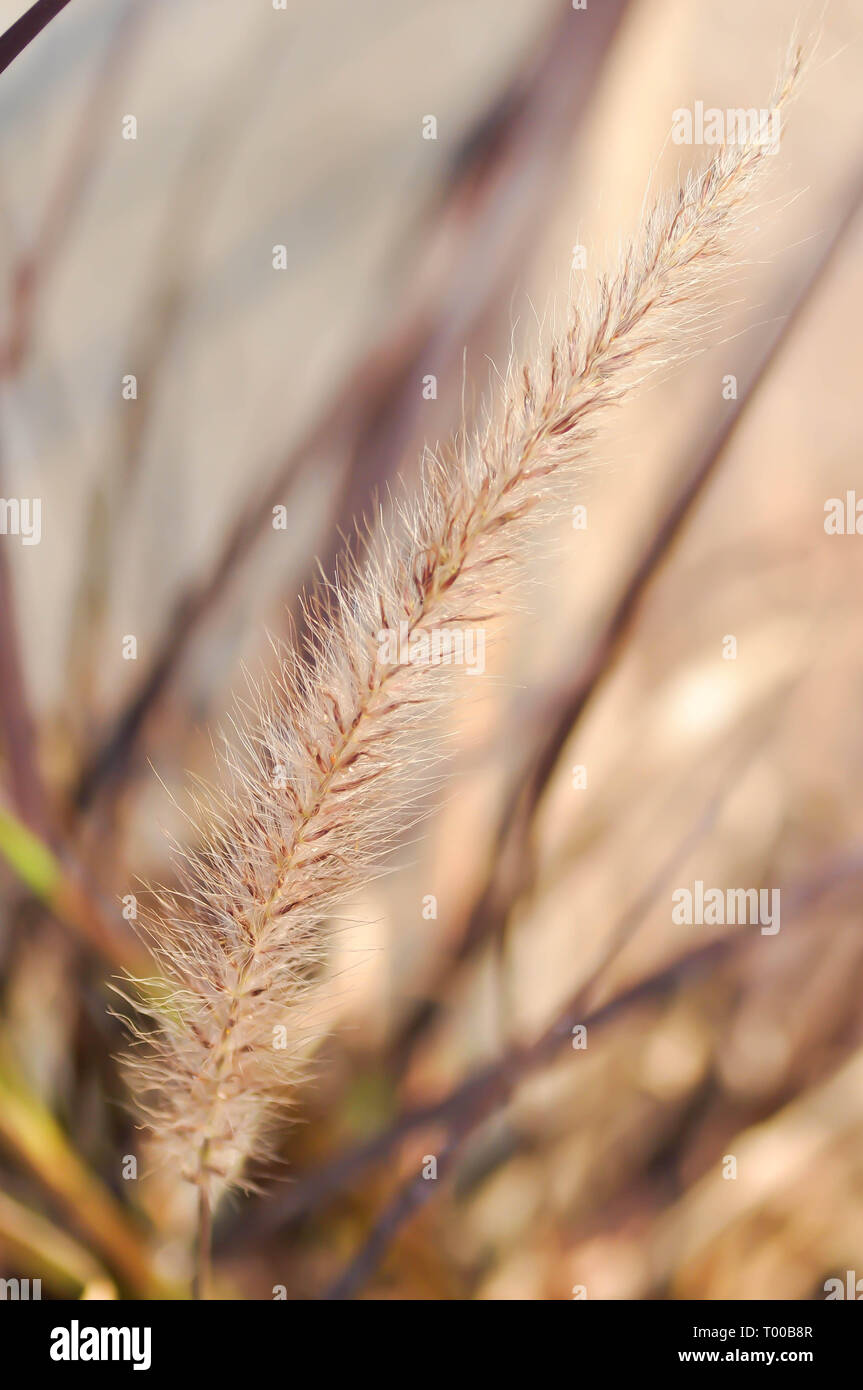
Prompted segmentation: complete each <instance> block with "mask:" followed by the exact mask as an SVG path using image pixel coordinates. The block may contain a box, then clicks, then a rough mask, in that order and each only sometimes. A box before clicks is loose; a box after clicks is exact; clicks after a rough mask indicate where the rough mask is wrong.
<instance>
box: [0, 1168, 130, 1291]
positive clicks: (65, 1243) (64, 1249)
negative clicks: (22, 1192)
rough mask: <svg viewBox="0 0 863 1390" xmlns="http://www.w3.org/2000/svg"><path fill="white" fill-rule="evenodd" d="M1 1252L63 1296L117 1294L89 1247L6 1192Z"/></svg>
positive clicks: (1, 1195)
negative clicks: (80, 1243)
mask: <svg viewBox="0 0 863 1390" xmlns="http://www.w3.org/2000/svg"><path fill="white" fill-rule="evenodd" d="M0 1252H3V1253H4V1254H8V1255H11V1256H12V1259H13V1260H14V1262H15V1265H16V1267H18V1268H20V1269H21V1270H22V1271H24V1273H25V1277H29V1278H31V1279H41V1280H42V1282H43V1283H44V1284H47V1286H48V1288H49V1289H50V1290H51V1292H52V1293H55V1294H56V1295H57V1296H58V1297H60V1298H75V1297H78V1296H80V1297H82V1298H93V1297H99V1298H102V1299H113V1298H116V1296H117V1290H116V1288H115V1286H114V1284H113V1282H112V1280H111V1279H110V1278H109V1277H108V1274H107V1273H106V1271H105V1270H104V1269H103V1267H102V1266H101V1265H100V1264H99V1263H98V1261H97V1260H95V1259H94V1258H93V1256H92V1255H91V1254H90V1252H89V1250H87V1249H86V1248H85V1247H84V1246H83V1245H79V1243H78V1242H77V1241H76V1240H73V1239H72V1237H71V1236H69V1235H67V1234H66V1232H65V1231H60V1230H58V1229H57V1227H56V1226H55V1225H54V1224H53V1223H52V1222H51V1221H49V1220H48V1218H47V1217H45V1216H42V1215H41V1214H40V1213H39V1212H35V1211H31V1210H30V1208H29V1207H25V1206H23V1205H22V1204H21V1203H20V1202H16V1201H15V1199H14V1198H13V1197H10V1196H9V1195H8V1193H5V1192H0Z"/></svg>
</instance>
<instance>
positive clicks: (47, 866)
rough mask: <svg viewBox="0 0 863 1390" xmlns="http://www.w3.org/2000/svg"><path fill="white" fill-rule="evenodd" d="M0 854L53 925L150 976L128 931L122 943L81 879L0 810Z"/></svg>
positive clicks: (121, 967) (126, 967)
mask: <svg viewBox="0 0 863 1390" xmlns="http://www.w3.org/2000/svg"><path fill="white" fill-rule="evenodd" d="M0 856H2V858H3V859H4V860H5V861H6V863H7V864H8V865H9V867H10V868H11V869H12V871H13V873H14V874H15V875H16V877H17V878H18V879H20V881H21V882H22V883H23V884H24V885H25V887H26V888H28V889H29V890H30V892H31V893H32V894H33V895H34V897H36V898H38V900H39V901H40V902H41V903H43V904H44V906H45V907H46V908H47V909H48V911H49V912H50V913H51V914H52V916H53V917H55V918H56V919H57V921H59V922H61V923H62V924H63V925H64V926H66V927H69V928H70V929H71V930H72V931H73V932H74V933H75V935H76V936H77V937H78V938H79V939H81V940H82V941H84V942H86V944H87V945H88V946H89V947H91V949H93V950H94V951H96V952H98V954H99V955H100V956H101V957H103V959H104V960H106V961H107V962H108V964H109V965H111V966H114V967H116V969H118V970H121V971H122V972H123V973H124V974H125V973H126V972H127V971H128V972H130V973H131V974H135V975H138V974H141V973H145V974H152V963H151V962H150V960H149V957H147V956H146V955H145V953H144V951H143V950H142V948H141V947H140V946H138V944H137V942H136V941H135V939H134V938H133V936H132V934H131V933H129V935H128V937H127V938H126V939H124V938H123V937H122V936H121V935H120V933H119V932H117V931H116V930H115V929H114V928H113V927H112V925H111V923H110V921H109V920H108V919H107V917H106V916H105V914H104V912H103V911H102V909H101V908H100V907H99V905H98V903H97V902H96V901H95V900H94V899H93V898H92V897H91V895H90V894H89V893H88V892H87V890H86V889H85V888H84V887H83V885H82V884H81V883H80V881H79V880H78V879H77V878H76V877H73V876H72V875H71V874H70V873H69V871H68V870H67V869H65V868H64V867H63V865H62V864H61V863H60V861H59V859H58V858H57V857H56V855H55V854H54V853H53V851H52V850H50V849H49V848H48V846H47V845H46V844H45V843H44V841H42V840H40V838H39V836H38V835H36V834H34V832H33V831H32V830H30V829H28V827H27V826H26V825H24V823H23V822H22V821H20V820H18V819H17V818H16V817H15V816H14V815H12V813H11V812H10V811H9V810H7V809H6V808H5V807H0Z"/></svg>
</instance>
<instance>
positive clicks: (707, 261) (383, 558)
mask: <svg viewBox="0 0 863 1390" xmlns="http://www.w3.org/2000/svg"><path fill="white" fill-rule="evenodd" d="M799 65H800V58H799V55H795V56H794V58H793V59H792V61H791V63H790V64H789V67H788V70H787V72H786V75H785V76H784V78H783V80H782V82H781V84H780V87H779V89H778V92H777V95H776V98H775V101H774V106H773V109H774V110H775V109H776V108H777V107H782V106H784V104H785V102H786V100H787V97H788V95H789V93H790V91H791V88H792V86H793V84H794V81H795V79H796V76H797V72H798V69H799ZM768 153H769V145H768V143H767V142H766V140H765V141H764V142H763V143H761V142H759V141H757V140H755V141H752V142H751V143H749V144H746V145H730V146H724V147H721V148H720V149H718V150H717V152H716V154H715V156H714V157H713V158H712V159H711V161H710V162H709V164H708V165H707V166H706V168H704V169H703V171H701V172H700V173H698V174H696V175H693V176H691V177H690V178H689V179H688V180H687V181H686V183H685V184H684V185H683V186H682V187H681V189H680V190H679V192H678V193H677V194H676V195H675V196H674V197H672V198H663V199H660V200H659V201H658V202H657V204H656V205H655V206H654V207H653V209H652V210H651V211H650V212H649V213H648V214H647V216H646V219H645V222H644V225H643V227H642V229H641V231H640V234H639V235H638V237H637V239H636V240H635V241H633V243H632V244H631V245H630V246H629V247H628V248H627V249H626V250H625V251H624V252H623V254H622V256H621V259H620V263H619V266H618V269H617V271H616V273H615V274H614V275H613V276H611V277H607V278H603V279H601V280H600V281H599V282H598V284H597V285H596V287H595V290H594V292H593V293H592V294H590V293H587V292H585V293H584V294H583V295H582V296H581V297H580V298H579V300H578V301H577V302H576V304H575V305H574V307H573V309H572V312H571V316H570V321H569V326H568V328H567V330H566V331H565V333H564V334H563V335H562V336H560V337H559V338H558V339H557V340H556V341H555V342H554V344H553V345H552V347H551V349H550V351H549V353H548V354H547V356H546V357H545V360H544V361H542V362H539V363H537V364H536V365H531V366H524V367H522V368H521V369H517V368H516V367H515V366H513V365H511V366H510V368H509V370H508V373H507V379H506V381H505V383H504V385H503V388H502V391H501V396H502V399H501V400H500V401H499V402H498V403H497V404H496V406H494V407H492V408H491V409H490V410H489V414H488V418H487V420H486V422H485V423H484V424H483V425H482V427H481V428H480V429H479V430H478V431H477V432H476V433H474V434H470V435H468V434H464V435H463V436H461V437H460V438H459V440H458V441H457V442H456V443H455V444H454V445H453V446H452V448H451V449H450V450H449V451H445V452H441V453H438V454H435V455H430V456H428V457H427V458H426V460H425V462H424V466H423V471H422V478H421V483H420V486H419V489H418V492H417V495H416V496H414V497H412V498H411V499H410V500H408V501H402V502H400V503H399V504H394V505H393V507H392V509H391V513H390V514H389V515H388V516H387V518H386V520H384V519H383V518H382V519H381V521H380V524H379V525H378V526H377V527H376V528H375V530H374V531H373V533H372V535H371V536H370V539H369V544H368V547H367V549H366V552H365V555H364V558H363V560H362V562H361V563H359V562H355V561H352V560H350V559H347V560H346V561H345V563H344V564H343V566H342V567H341V570H340V573H339V575H338V577H337V579H336V580H335V581H334V582H333V583H332V584H331V585H329V586H328V587H327V589H326V590H325V591H324V593H323V594H322V595H321V596H318V597H317V598H316V599H315V600H313V601H311V603H310V606H309V613H308V625H309V630H310V631H311V633H312V637H313V641H312V643H311V646H310V652H309V653H308V654H307V659H305V658H303V659H301V658H299V657H298V656H296V655H295V654H292V653H290V652H288V653H282V654H280V658H279V669H278V671H277V674H276V676H275V677H274V678H273V680H272V683H271V684H270V685H268V686H266V687H265V688H262V689H260V690H258V691H256V692H255V696H254V699H253V700H252V702H251V707H249V708H244V709H241V710H240V711H239V713H238V715H237V717H236V718H235V721H234V731H235V734H234V737H233V738H232V740H230V741H227V742H226V746H225V749H224V751H223V752H222V753H221V755H220V763H221V774H222V775H221V781H220V785H219V786H218V788H216V789H211V790H208V791H205V792H204V793H202V794H201V795H200V796H199V797H198V799H197V801H196V810H195V817H194V819H195V822H196V824H197V825H200V827H201V829H202V833H201V838H200V845H199V846H198V847H195V848H193V849H192V850H190V851H188V852H186V853H183V854H181V859H182V864H181V869H182V878H183V886H182V889H181V890H180V891H179V892H177V893H173V894H169V893H161V894H157V895H156V900H155V901H156V907H155V910H154V911H153V913H152V914H151V916H150V918H149V920H148V921H147V922H146V923H145V928H144V929H145V933H146V936H147V939H148V943H149V946H150V948H151V950H152V952H153V955H154V957H155V960H156V963H157V965H158V969H159V972H160V975H161V977H163V978H164V979H166V980H167V981H168V982H169V985H170V988H171V992H170V997H169V998H167V999H166V1000H165V1001H164V1002H163V1003H161V1004H155V1003H154V1002H153V992H152V988H148V989H145V991H144V998H145V1002H144V1005H143V1007H142V1012H143V1013H144V1014H145V1015H148V1016H149V1018H148V1020H147V1021H145V1022H144V1023H143V1024H142V1026H141V1029H140V1031H139V1032H138V1038H137V1045H136V1046H135V1047H134V1048H133V1049H132V1054H131V1056H130V1059H129V1067H128V1070H129V1075H130V1078H131V1081H132V1084H133V1086H134V1088H135V1090H136V1092H137V1095H138V1098H139V1102H140V1106H141V1110H142V1114H143V1115H144V1116H145V1119H146V1122H147V1125H148V1127H149V1129H150V1131H151V1140H152V1147H153V1150H154V1153H155V1155H156V1156H157V1158H158V1160H159V1161H161V1162H164V1163H165V1164H167V1165H168V1166H169V1167H170V1168H172V1169H173V1170H174V1171H176V1172H177V1173H179V1174H182V1176H183V1177H184V1178H185V1179H187V1180H188V1181H189V1182H191V1183H194V1184H196V1185H197V1186H198V1188H199V1190H200V1196H201V1202H202V1211H203V1212H205V1213H206V1214H207V1215H206V1218H205V1219H206V1220H207V1221H208V1220H209V1213H210V1211H211V1210H212V1208H213V1207H214V1206H215V1204H216V1202H217V1200H218V1198H219V1196H220V1195H221V1194H222V1193H223V1192H224V1191H225V1190H226V1189H228V1188H231V1187H235V1186H238V1185H241V1184H243V1183H244V1182H246V1181H247V1165H248V1162H249V1160H250V1159H252V1158H255V1159H259V1158H261V1157H266V1156H267V1155H268V1152H269V1150H270V1146H271V1140H272V1136H273V1134H274V1132H275V1130H276V1122H277V1121H278V1118H279V1115H280V1113H281V1112H282V1110H283V1108H284V1106H285V1105H286V1104H288V1103H289V1101H290V1096H291V1088H292V1084H293V1083H294V1082H295V1081H296V1079H297V1077H298V1076H299V1074H300V1073H301V1071H302V1068H303V1057H304V1053H305V1051H306V1045H307V1041H308V1039H307V1034H308V1030H309V1017H308V1011H307V1008H306V1005H307V1002H308V1000H309V998H310V996H313V994H314V991H315V988H316V987H315V984H314V971H313V966H314V965H315V963H316V962H317V961H319V960H320V959H321V958H322V956H323V955H324V953H325V951H326V947H327V932H326V923H327V921H328V919H332V917H333V914H334V913H335V912H336V911H337V909H338V908H339V906H340V905H341V904H343V903H344V902H345V900H346V899H347V898H349V897H350V896H352V895H353V894H355V893H356V892H357V890H358V889H360V888H361V887H362V886H363V884H364V883H366V882H367V881H368V880H369V878H370V876H371V875H373V874H374V873H375V872H376V871H377V870H378V868H379V867H380V864H381V862H382V859H383V858H384V856H385V855H386V853H387V851H388V850H389V849H390V848H391V847H392V846H393V844H394V843H395V841H396V839H397V837H398V836H399V835H400V834H401V833H402V832H403V830H404V827H405V825H406V824H407V823H408V822H409V821H410V819H411V818H412V816H414V815H415V814H416V807H417V803H418V798H419V797H421V796H422V794H423V792H424V790H425V787H426V785H427V779H428V776H429V774H430V772H431V771H433V769H434V768H435V767H437V766H439V763H440V758H441V755H442V750H441V742H442V740H441V739H440V737H439V734H440V730H441V725H442V720H443V718H444V717H445V714H446V711H447V708H448V704H449V701H450V699H451V697H452V693H453V683H454V682H455V681H457V680H458V678H459V677H458V671H457V668H455V667H453V666H451V665H449V666H448V665H439V666H432V665H423V664H412V663H410V662H406V663H399V662H394V663H393V662H388V661H385V660H384V659H383V658H382V656H381V651H380V643H379V633H380V631H381V630H382V629H387V630H391V631H396V632H397V631H399V629H400V627H401V625H402V624H406V625H407V631H408V633H409V634H414V633H418V632H426V633H427V632H431V631H439V632H442V631H446V630H453V629H456V628H459V629H470V628H477V627H481V626H483V625H485V624H486V623H488V622H489V621H490V620H491V619H492V618H493V617H494V616H496V615H497V614H498V613H499V612H500V611H501V610H502V609H503V608H505V606H506V595H507V593H508V592H509V591H510V590H511V588H512V586H513V585H514V584H515V583H516V582H517V580H518V577H519V571H520V568H521V564H522V562H523V559H524V557H525V555H526V554H527V553H528V548H529V546H530V544H531V537H532V532H533V530H534V528H535V526H536V525H537V523H539V522H540V521H541V520H543V519H544V518H546V517H547V516H548V514H549V513H551V514H554V513H556V512H557V511H559V504H560V499H561V497H562V496H564V495H566V493H567V492H568V491H569V490H570V489H571V487H572V484H573V481H574V479H575V476H576V473H577V470H578V467H579V465H580V463H581V461H582V460H583V458H584V455H585V451H586V449H587V448H588V447H589V444H590V441H591V439H592V437H593V434H594V432H595V429H596V425H597V423H598V420H599V417H600V416H601V415H602V413H603V412H604V411H605V410H606V409H607V408H609V407H610V406H613V405H616V404H619V403H620V402H621V401H622V400H623V399H624V397H625V396H626V395H627V394H628V392H629V391H631V390H632V389H633V387H635V386H636V385H637V384H638V383H639V381H641V380H642V379H643V378H644V377H645V376H646V375H648V374H650V373H651V372H653V371H654V370H656V368H657V367H659V366H664V365H666V364H667V363H669V362H671V361H673V360H675V359H676V358H678V357H679V356H680V355H681V354H683V353H685V352H686V351H687V350H688V348H689V347H690V346H691V344H692V341H693V338H694V337H696V338H697V336H698V335H700V334H701V332H702V331H703V312H704V305H705V302H706V299H707V297H708V296H709V294H710V293H711V291H712V290H713V289H714V286H715V283H716V280H717V276H718V275H719V274H720V273H721V271H722V268H723V266H727V265H728V264H729V263H730V262H731V261H732V260H733V253H734V250H735V237H736V235H737V234H738V232H739V229H740V217H741V212H742V210H743V209H744V208H745V207H746V206H748V205H749V204H750V201H751V198H752V193H753V189H754V187H755V185H756V184H757V182H758V181H759V179H760V177H761V175H762V173H763V172H764V169H765V166H766V164H768V163H769V160H768Z"/></svg>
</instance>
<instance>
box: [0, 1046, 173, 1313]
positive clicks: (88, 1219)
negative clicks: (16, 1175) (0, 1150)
mask: <svg viewBox="0 0 863 1390" xmlns="http://www.w3.org/2000/svg"><path fill="white" fill-rule="evenodd" d="M0 1139H2V1141H3V1142H4V1143H5V1144H6V1146H7V1147H8V1148H9V1150H10V1151H11V1152H12V1153H13V1154H14V1155H15V1156H16V1157H17V1158H18V1159H19V1161H20V1162H21V1163H22V1164H23V1165H24V1166H25V1167H26V1168H27V1170H28V1171H29V1172H31V1173H33V1174H34V1175H35V1176H36V1177H37V1178H38V1179H39V1181H40V1183H41V1184H42V1185H43V1187H44V1188H45V1189H46V1190H47V1191H48V1192H49V1193H50V1194H51V1196H52V1197H54V1198H56V1200H57V1201H58V1202H59V1203H60V1205H61V1206H62V1207H63V1208H64V1210H65V1211H66V1212H67V1213H68V1215H69V1216H70V1218H71V1220H72V1222H73V1223H74V1224H75V1225H76V1226H77V1227H78V1228H79V1229H80V1230H82V1231H84V1232H86V1234H87V1236H88V1237H89V1238H90V1240H91V1241H92V1243H93V1245H94V1247H95V1248H96V1249H97V1250H98V1251H100V1253H101V1254H102V1255H103V1256H104V1258H105V1259H106V1261H107V1262H108V1264H109V1266H110V1267H111V1269H113V1270H115V1271H116V1272H117V1274H118V1275H119V1276H120V1278H121V1280H122V1282H123V1283H124V1284H126V1285H128V1287H129V1288H130V1289H131V1290H133V1291H134V1292H135V1293H136V1294H137V1295H138V1296H139V1297H142V1298H183V1297H184V1296H185V1294H184V1291H183V1290H182V1288H178V1286H177V1285H176V1283H175V1282H173V1281H171V1280H168V1279H166V1278H164V1277H163V1276H162V1275H161V1274H159V1273H158V1272H157V1271H156V1269H155V1267H154V1264H153V1258H152V1254H151V1252H150V1251H149V1249H148V1248H147V1243H146V1238H145V1235H144V1232H143V1230H142V1229H140V1228H139V1227H138V1226H137V1224H136V1222H135V1221H134V1219H133V1218H132V1216H131V1214H130V1213H128V1212H127V1211H125V1210H124V1209H123V1207H122V1206H121V1205H120V1203H119V1202H118V1201H117V1200H116V1198H114V1197H113V1195H112V1194H111V1193H110V1192H109V1191H108V1189H107V1188H106V1187H105V1186H104V1185H103V1184H102V1183H101V1182H100V1180H99V1179H98V1178H97V1177H96V1176H95V1174H94V1173H92V1172H91V1171H90V1170H89V1168H88V1167H87V1166H86V1164H85V1163H84V1161H83V1160H82V1159H81V1158H80V1157H79V1155H78V1154H77V1153H76V1152H75V1151H74V1149H73V1148H72V1147H71V1145H70V1144H69V1142H68V1140H67V1138H66V1136H65V1135H64V1134H63V1131H62V1129H61V1128H60V1126H59V1124H58V1123H57V1121H56V1120H55V1119H54V1116H53V1115H52V1114H51V1113H50V1111H48V1110H46V1109H45V1107H44V1106H43V1105H42V1103H41V1101H39V1100H38V1099H37V1098H36V1097H35V1096H34V1095H33V1094H32V1093H31V1092H29V1091H28V1090H27V1089H26V1087H25V1086H24V1084H23V1083H22V1082H21V1080H20V1078H19V1077H18V1076H17V1075H16V1074H15V1071H14V1067H13V1066H12V1064H11V1063H10V1060H9V1057H8V1052H7V1051H6V1050H5V1049H4V1048H3V1045H2V1042H0ZM4 1200H9V1199H5V1198H4ZM22 1210H23V1209H19V1210H18V1211H17V1218H18V1219H17V1229H18V1231H19V1233H21V1230H22V1225H21V1211H22ZM15 1215H16V1213H15V1212H12V1216H13V1218H14V1217H15ZM12 1224H13V1227H14V1226H15V1221H14V1220H13V1223H12ZM0 1229H2V1227H0ZM29 1229H30V1233H31V1235H32V1236H33V1237H34V1241H35V1238H36V1237H39V1236H43V1237H44V1236H45V1232H44V1230H41V1229H40V1230H37V1229H36V1228H35V1227H34V1226H33V1225H32V1223H31V1225H30V1228H29ZM54 1235H55V1236H56V1235H57V1233H56V1232H55V1233H54ZM64 1239H65V1237H64ZM32 1248H33V1250H36V1249H38V1248H39V1244H38V1241H37V1242H35V1243H34V1244H33V1246H32ZM52 1249H53V1251H54V1256H55V1257H58V1256H59V1255H61V1254H62V1253H63V1252H62V1251H61V1250H60V1248H59V1246H58V1245H57V1243H56V1241H55V1242H54V1243H53V1246H52ZM65 1254H66V1256H67V1257H68V1255H69V1248H66V1249H65ZM67 1262H68V1261H67ZM73 1269H75V1270H77V1271H78V1272H79V1273H80V1272H83V1267H82V1265H81V1262H80V1259H76V1260H74V1261H73V1262H72V1264H71V1265H70V1266H69V1268H68V1269H67V1274H71V1273H72V1270H73ZM88 1273H91V1274H92V1276H93V1278H96V1277H97V1275H98V1274H99V1271H98V1268H97V1266H96V1263H95V1261H93V1262H92V1268H91V1269H90V1270H89V1271H88ZM45 1277H46V1278H47V1277H48V1274H47V1272H46V1275H45ZM86 1282H87V1283H90V1282H92V1280H91V1279H90V1278H88V1279H87V1280H86Z"/></svg>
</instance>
